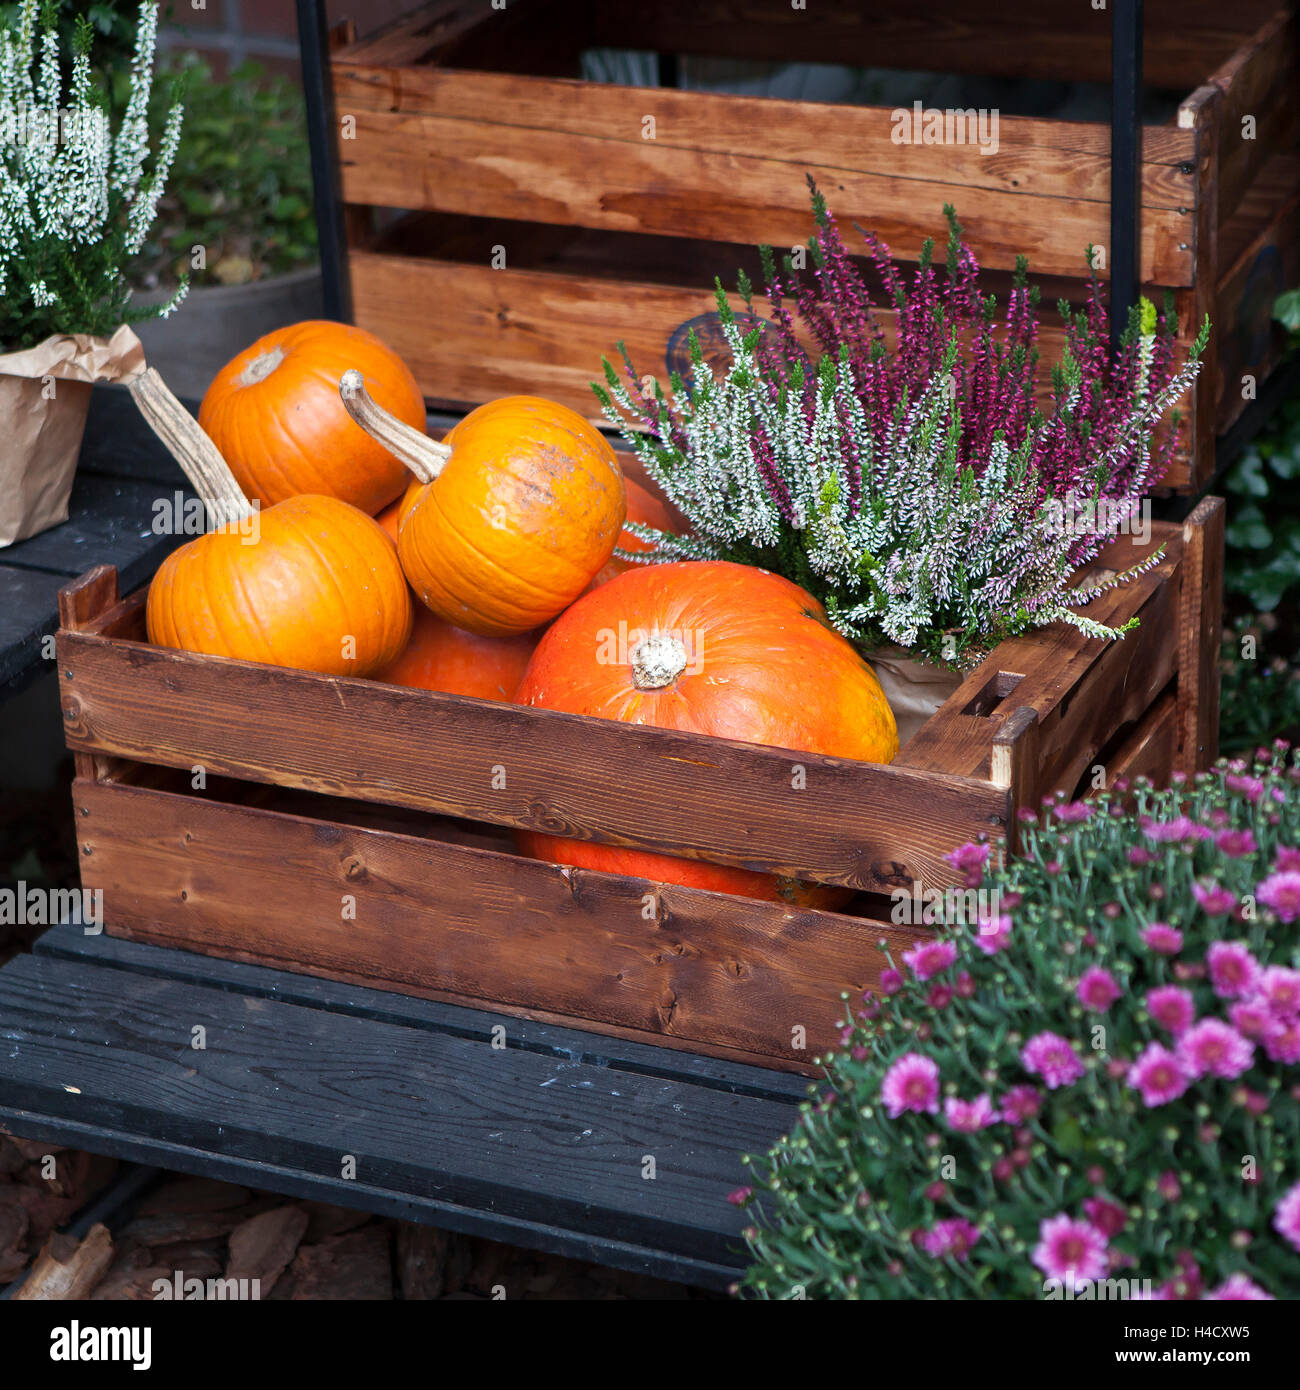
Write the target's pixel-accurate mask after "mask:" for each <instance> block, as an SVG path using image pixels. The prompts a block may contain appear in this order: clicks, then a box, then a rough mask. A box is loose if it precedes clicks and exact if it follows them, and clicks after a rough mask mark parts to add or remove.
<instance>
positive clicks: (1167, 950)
mask: <svg viewBox="0 0 1300 1390" xmlns="http://www.w3.org/2000/svg"><path fill="white" fill-rule="evenodd" d="M1138 935H1139V936H1141V938H1142V940H1143V941H1144V942H1145V943H1146V944H1147V945H1148V946H1149V947H1150V948H1151V949H1152V950H1153V951H1154V952H1155V953H1156V954H1157V955H1159V956H1176V955H1177V954H1178V952H1179V951H1181V950H1182V949H1183V934H1182V932H1180V931H1179V930H1178V928H1177V927H1171V926H1170V925H1169V924H1168V923H1167V922H1152V923H1151V925H1150V926H1149V927H1143V928H1142V930H1141V931H1140V932H1139V933H1138Z"/></svg>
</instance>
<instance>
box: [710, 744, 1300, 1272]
mask: <svg viewBox="0 0 1300 1390" xmlns="http://www.w3.org/2000/svg"><path fill="white" fill-rule="evenodd" d="M1126 792H1127V794H1128V796H1129V797H1130V798H1131V804H1130V805H1128V806H1126V805H1125V793H1126ZM1298 845H1300V767H1297V766H1295V765H1294V764H1293V763H1292V761H1291V760H1290V759H1288V757H1287V756H1286V753H1285V752H1284V751H1283V750H1282V749H1278V750H1276V751H1275V752H1274V753H1272V754H1269V753H1265V754H1264V755H1263V756H1262V757H1261V758H1260V759H1259V760H1258V761H1257V762H1256V763H1255V764H1254V765H1253V766H1249V767H1248V766H1246V765H1245V764H1244V763H1237V764H1234V765H1223V764H1221V765H1220V766H1219V768H1218V769H1217V770H1216V771H1214V772H1213V773H1208V774H1203V775H1200V776H1198V777H1197V778H1195V779H1194V780H1192V781H1190V782H1184V783H1182V784H1181V785H1179V786H1176V787H1174V788H1172V789H1171V790H1169V791H1166V792H1153V791H1152V790H1150V788H1149V787H1147V786H1145V785H1144V784H1142V783H1139V784H1137V785H1136V786H1135V787H1134V788H1133V789H1132V790H1131V791H1129V789H1127V788H1122V787H1118V786H1117V787H1116V789H1115V791H1114V793H1112V794H1108V795H1104V796H1102V797H1100V798H1099V799H1098V800H1097V801H1095V802H1093V803H1088V804H1081V803H1072V804H1069V805H1062V804H1060V803H1059V802H1056V803H1053V804H1052V806H1051V807H1050V808H1049V809H1046V810H1045V811H1044V812H1043V813H1042V816H1041V819H1037V820H1033V821H1032V823H1029V824H1027V825H1026V827H1025V843H1024V845H1023V846H1022V850H1021V852H1020V853H1019V854H1018V855H1017V856H1016V857H1014V858H1012V859H1011V860H1010V862H1008V863H1006V864H1003V865H997V864H993V863H992V862H991V861H990V862H986V861H987V860H988V850H987V847H980V846H965V847H963V849H962V850H960V851H958V852H957V853H956V855H955V856H954V859H953V862H954V863H955V864H957V865H958V866H959V868H960V869H961V870H962V871H963V873H964V874H965V876H966V881H967V883H968V884H970V885H971V886H978V887H980V888H983V889H985V890H988V891H989V893H990V895H993V894H997V895H1000V896H999V897H997V898H995V897H993V896H990V897H989V898H987V899H985V902H986V903H993V902H997V904H998V906H997V908H996V911H995V910H994V909H993V908H992V907H988V908H986V912H985V916H984V919H983V920H982V921H979V922H975V923H970V924H956V923H952V924H949V925H946V926H943V927H941V928H939V930H938V933H937V936H936V937H935V938H934V939H933V940H931V941H927V942H925V943H923V944H921V945H919V946H918V947H916V948H914V949H911V950H908V951H905V952H903V953H902V958H901V959H899V960H897V961H894V960H892V959H891V962H890V968H889V970H888V971H886V972H885V974H884V976H883V977H882V981H881V992H880V993H879V995H877V996H868V997H867V998H865V999H864V1000H863V1001H861V1002H858V1001H855V1002H854V1004H853V1005H852V1010H853V1017H852V1019H851V1020H850V1022H849V1023H847V1024H846V1026H845V1029H844V1032H843V1034H842V1039H841V1042H842V1048H843V1050H842V1051H840V1052H837V1053H836V1054H835V1055H834V1056H833V1057H831V1058H830V1059H829V1062H828V1075H829V1082H830V1086H829V1089H828V1090H824V1091H823V1094H822V1095H821V1097H820V1098H819V1099H818V1100H816V1101H810V1102H809V1103H808V1104H807V1105H806V1106H805V1107H804V1108H803V1110H802V1113H801V1116H800V1119H799V1122H798V1124H797V1127H796V1128H795V1129H794V1131H793V1132H792V1134H791V1135H790V1136H789V1137H788V1138H787V1139H785V1140H783V1141H782V1142H781V1143H780V1144H779V1145H777V1147H776V1148H775V1149H773V1150H772V1151H771V1153H770V1154H769V1155H767V1156H766V1157H764V1158H759V1159H757V1160H747V1161H749V1162H751V1163H752V1167H753V1179H752V1183H753V1185H752V1189H744V1190H742V1191H741V1192H739V1193H737V1194H735V1200H737V1201H740V1202H743V1203H746V1204H747V1205H749V1206H750V1207H751V1209H752V1210H754V1212H755V1224H754V1225H753V1226H752V1227H750V1228H749V1229H748V1230H747V1237H748V1239H749V1241H750V1244H751V1247H752V1252H753V1257H754V1263H753V1266H752V1267H751V1269H750V1270H749V1273H748V1275H747V1277H746V1279H745V1281H744V1285H743V1291H744V1292H745V1293H746V1294H747V1295H748V1296H756V1297H761V1298H774V1299H789V1298H800V1297H807V1298H954V1297H957V1298H1026V1299H1034V1298H1068V1297H1075V1298H1079V1297H1085V1298H1087V1297H1109V1298H1123V1297H1136V1298H1142V1297H1151V1298H1262V1297H1273V1298H1295V1297H1298V1296H1300V969H1297V966H1300V848H1297V846H1298ZM1106 1281H1116V1282H1110V1283H1107V1282H1106Z"/></svg>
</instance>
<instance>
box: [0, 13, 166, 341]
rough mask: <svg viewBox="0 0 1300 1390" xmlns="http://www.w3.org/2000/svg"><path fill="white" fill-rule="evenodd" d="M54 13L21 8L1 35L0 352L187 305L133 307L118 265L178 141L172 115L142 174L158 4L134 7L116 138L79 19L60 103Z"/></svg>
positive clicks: (149, 217) (141, 235)
mask: <svg viewBox="0 0 1300 1390" xmlns="http://www.w3.org/2000/svg"><path fill="white" fill-rule="evenodd" d="M57 18H58V6H57V5H49V6H47V7H46V8H45V9H44V11H43V12H42V13H41V14H40V26H39V32H38V24H37V20H38V5H37V3H36V0H25V3H24V4H23V5H22V7H21V9H20V11H19V15H18V21H17V24H16V26H15V27H13V28H11V29H8V30H6V32H5V33H4V34H3V36H0V40H2V43H0V297H2V298H0V302H2V303H3V308H2V309H0V347H3V348H6V349H15V348H24V347H31V346H32V345H33V344H35V343H38V342H41V341H42V340H43V339H45V338H47V337H49V336H50V335H51V334H55V333H85V334H91V335H95V336H107V335H109V334H111V333H112V332H113V330H114V329H116V328H117V327H118V325H119V324H122V323H135V322H138V321H140V320H141V319H144V318H152V317H156V316H158V315H162V316H164V317H165V316H166V315H168V314H170V313H171V312H172V310H174V309H175V308H176V306H177V305H178V304H179V303H180V301H181V300H182V299H183V298H184V297H185V294H186V291H187V289H188V284H187V283H182V284H181V286H180V287H179V288H178V289H177V291H176V293H175V294H174V295H173V296H172V297H171V299H169V300H168V301H167V302H166V303H164V304H161V305H155V306H151V307H147V308H136V309H132V308H130V307H129V304H128V301H129V299H130V296H131V291H130V287H129V285H128V283H127V280H126V277H125V274H124V271H125V267H126V266H127V264H128V263H129V261H130V260H131V258H132V257H133V256H135V255H136V254H137V253H138V252H139V251H140V249H141V247H142V246H143V245H144V241H145V237H146V236H147V235H148V232H149V228H150V226H151V225H152V223H153V220H154V213H155V210H156V208H157V205H158V199H159V197H160V196H161V195H162V192H163V187H164V184H165V182H166V179H167V174H168V170H169V169H170V167H171V162H172V158H173V156H174V155H175V153H176V146H177V142H178V141H179V139H180V131H181V115H182V107H181V104H180V103H179V102H176V103H174V104H173V105H172V107H171V110H170V111H169V113H168V115H167V118H166V121H165V124H164V126H163V131H162V135H161V139H160V141H159V147H158V152H157V154H156V155H155V156H154V157H153V160H152V164H151V166H150V167H148V168H146V166H147V165H150V159H149V155H150V142H149V128H148V120H147V112H148V108H149V95H150V90H151V87H152V82H153V57H154V41H155V38H156V34H157V26H158V7H157V5H155V4H148V3H146V4H142V5H141V6H140V15H139V23H138V28H137V31H136V44H135V55H134V58H133V60H132V64H131V87H130V95H129V97H128V100H127V106H126V111H125V114H124V115H123V118H122V122H121V126H120V129H119V130H118V132H117V135H116V137H114V135H113V132H112V130H111V128H110V122H109V118H108V116H107V114H106V112H105V110H104V107H103V105H102V98H101V96H100V94H99V93H98V92H96V90H95V88H94V86H93V85H92V82H91V67H90V47H91V27H90V24H89V22H88V21H87V20H86V19H85V17H84V16H79V17H78V23H77V37H76V41H75V44H74V52H73V56H72V63H71V77H70V82H69V86H68V91H67V105H66V106H65V105H64V87H63V72H62V68H61V65H60V54H59V36H58V27H57Z"/></svg>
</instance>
